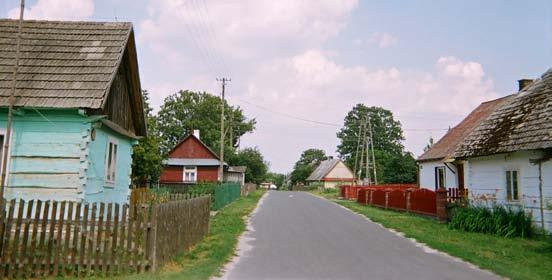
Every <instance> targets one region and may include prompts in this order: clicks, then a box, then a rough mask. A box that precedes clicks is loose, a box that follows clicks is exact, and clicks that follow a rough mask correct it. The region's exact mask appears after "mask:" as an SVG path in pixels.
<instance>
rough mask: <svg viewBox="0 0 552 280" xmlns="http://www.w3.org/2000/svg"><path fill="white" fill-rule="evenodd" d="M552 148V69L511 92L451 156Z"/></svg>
mask: <svg viewBox="0 0 552 280" xmlns="http://www.w3.org/2000/svg"><path fill="white" fill-rule="evenodd" d="M546 148H552V69H550V70H548V71H547V72H546V73H544V74H543V75H542V77H541V78H540V79H538V80H536V81H535V82H533V83H532V84H531V85H529V86H528V87H526V88H525V89H523V90H522V91H520V92H519V93H518V94H515V95H513V96H512V97H511V98H510V99H509V100H508V101H507V102H505V103H504V104H502V105H501V106H500V107H499V108H497V109H496V110H495V111H494V112H493V113H492V114H491V115H490V116H489V117H488V118H487V119H486V120H485V121H483V122H482V123H481V124H479V125H478V126H477V127H476V128H475V129H474V130H473V131H472V132H471V133H470V134H469V135H468V136H467V137H466V139H465V140H464V141H463V142H462V143H461V145H460V146H459V148H458V149H457V151H456V152H455V153H454V156H455V157H471V156H484V155H491V154H497V153H508V152H515V151H522V150H534V149H546Z"/></svg>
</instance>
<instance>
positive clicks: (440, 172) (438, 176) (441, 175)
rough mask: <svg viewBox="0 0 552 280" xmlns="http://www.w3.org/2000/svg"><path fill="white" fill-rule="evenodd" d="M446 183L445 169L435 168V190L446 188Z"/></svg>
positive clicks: (442, 167)
mask: <svg viewBox="0 0 552 280" xmlns="http://www.w3.org/2000/svg"><path fill="white" fill-rule="evenodd" d="M445 181H446V173H445V167H444V166H439V167H435V189H436V190H437V189H440V188H446V185H445Z"/></svg>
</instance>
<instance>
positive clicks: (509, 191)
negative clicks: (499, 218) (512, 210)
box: [506, 171, 512, 200]
mask: <svg viewBox="0 0 552 280" xmlns="http://www.w3.org/2000/svg"><path fill="white" fill-rule="evenodd" d="M506 198H507V199H508V200H512V172H511V171H506Z"/></svg>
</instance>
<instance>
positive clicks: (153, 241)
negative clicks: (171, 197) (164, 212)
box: [147, 204, 159, 272]
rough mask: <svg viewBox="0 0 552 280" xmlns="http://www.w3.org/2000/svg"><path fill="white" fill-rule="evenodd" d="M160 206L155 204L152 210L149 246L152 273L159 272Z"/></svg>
mask: <svg viewBox="0 0 552 280" xmlns="http://www.w3.org/2000/svg"><path fill="white" fill-rule="evenodd" d="M158 207H159V205H157V204H153V205H152V209H151V225H150V240H149V241H150V242H149V244H147V251H148V252H149V259H150V264H151V271H153V272H155V271H156V270H157V208H158Z"/></svg>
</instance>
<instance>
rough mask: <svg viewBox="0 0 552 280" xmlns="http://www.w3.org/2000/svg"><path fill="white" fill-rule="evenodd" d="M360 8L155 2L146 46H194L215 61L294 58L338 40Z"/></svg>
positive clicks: (349, 2)
mask: <svg viewBox="0 0 552 280" xmlns="http://www.w3.org/2000/svg"><path fill="white" fill-rule="evenodd" d="M357 5H358V0H344V1H331V0H324V1H319V0H307V1H296V0H279V1H273V0H243V1H206V2H203V1H201V3H198V2H197V1H184V0H160V1H151V4H150V7H149V14H150V17H149V18H148V19H147V20H144V21H142V22H141V24H140V27H141V28H142V30H141V34H140V41H141V42H144V43H146V44H152V45H153V46H152V47H153V48H155V49H158V50H161V51H162V52H163V53H165V52H166V51H167V49H171V50H169V51H168V52H169V53H172V52H178V51H179V50H181V49H182V47H185V46H183V44H184V43H185V44H187V45H188V46H191V45H193V46H195V48H196V49H198V48H201V49H202V50H201V52H202V54H201V55H202V57H203V58H204V59H211V60H213V61H215V62H216V59H217V57H218V56H219V55H224V56H230V57H235V58H240V59H252V58H258V57H266V56H270V55H273V54H282V53H284V54H292V53H294V52H296V51H298V50H302V49H303V48H304V47H306V46H316V45H318V44H319V43H321V42H324V41H326V40H328V38H331V37H333V36H335V35H336V34H337V33H338V32H339V31H340V30H341V29H342V28H343V27H344V26H345V24H346V19H347V17H348V15H349V14H350V12H351V11H352V10H353V9H354V8H355V7H356V6H357ZM160 45H162V47H161V46H160ZM213 61H212V62H211V63H213V64H214V63H215V62H213Z"/></svg>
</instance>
